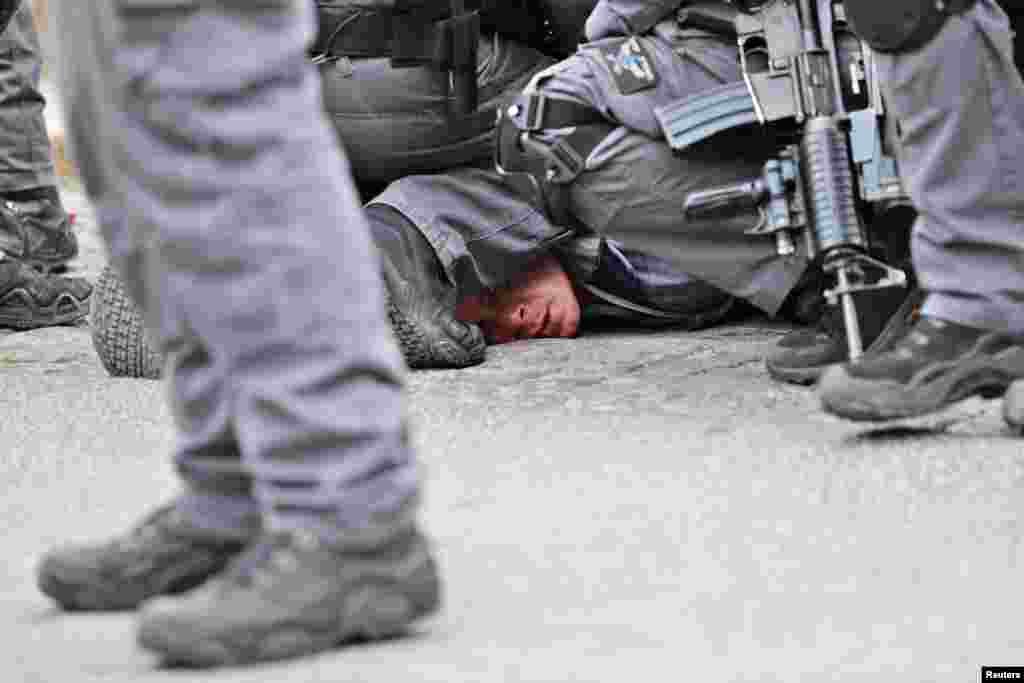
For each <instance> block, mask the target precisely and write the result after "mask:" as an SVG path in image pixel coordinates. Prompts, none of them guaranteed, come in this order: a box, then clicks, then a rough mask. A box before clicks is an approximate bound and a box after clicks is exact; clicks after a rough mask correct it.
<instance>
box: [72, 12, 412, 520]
mask: <svg viewBox="0 0 1024 683" xmlns="http://www.w3.org/2000/svg"><path fill="white" fill-rule="evenodd" d="M55 9H58V14H57V17H56V18H57V20H58V22H59V23H58V26H59V29H60V30H61V47H62V49H63V57H64V59H63V61H62V67H63V69H62V72H63V76H64V79H65V83H64V86H65V87H64V92H65V96H66V106H67V113H68V123H69V130H70V133H71V136H72V142H73V145H74V149H75V151H76V153H77V160H78V162H79V164H80V165H81V168H82V172H83V176H84V180H85V182H86V186H87V189H88V191H89V194H90V196H91V197H92V198H93V199H94V202H95V205H96V208H97V212H98V215H99V217H100V222H101V226H102V229H103V231H104V234H105V237H106V239H107V241H108V244H109V247H110V252H111V257H112V259H113V261H114V263H115V264H116V265H117V267H118V268H119V269H120V270H121V273H122V275H123V276H124V279H125V281H126V284H127V285H128V286H129V288H130V290H131V292H132V294H133V296H134V297H135V298H136V299H137V301H139V302H140V303H141V305H142V309H143V310H144V312H145V313H146V314H147V316H148V319H149V322H150V323H151V327H152V330H153V332H154V336H155V337H156V338H157V340H158V343H159V345H160V347H161V349H162V350H164V351H165V352H166V353H167V355H168V372H167V375H168V376H169V379H170V391H171V397H172V404H173V408H174V414H175V417H176V421H177V426H178V428H179V438H178V444H177V452H176V458H175V459H176V464H177V469H178V472H179V473H180V475H181V477H182V479H183V480H184V483H185V484H186V494H185V495H184V497H183V499H182V500H181V503H180V504H181V507H182V509H183V510H184V511H186V513H191V515H192V517H193V521H194V522H195V523H197V524H199V525H201V526H206V527H212V528H213V529H217V530H220V531H222V532H225V533H239V534H241V533H245V531H246V530H247V529H249V530H251V528H252V526H253V525H254V524H258V523H262V524H263V525H265V526H267V527H269V528H294V527H298V526H303V527H306V528H310V527H312V528H313V530H315V531H319V532H320V533H322V534H324V535H325V536H330V535H331V534H333V533H342V531H343V530H344V529H345V528H346V527H358V526H363V525H365V524H367V523H368V522H369V521H370V519H371V516H372V514H373V513H375V512H381V513H388V512H391V511H393V510H395V509H397V508H399V507H401V506H404V505H406V504H407V503H408V502H409V501H411V500H413V499H414V498H415V494H416V492H417V489H418V471H417V469H416V466H415V463H414V461H413V458H412V453H411V450H410V446H409V443H408V437H407V433H406V423H405V415H404V412H403V403H402V400H403V396H402V386H403V373H404V369H403V364H402V359H401V355H400V354H399V352H398V349H397V346H396V344H395V342H394V340H393V338H392V335H391V331H390V329H389V326H388V325H387V323H386V320H385V314H384V290H383V285H382V283H381V281H380V274H379V265H378V262H377V256H376V254H375V252H374V250H373V247H372V244H371V242H370V239H369V235H368V229H367V226H366V224H365V219H364V217H363V214H362V211H361V210H360V208H359V204H358V200H357V198H356V196H355V193H354V190H353V187H352V183H351V180H350V176H349V172H348V167H347V163H346V161H345V158H344V156H343V155H342V154H340V153H339V151H338V147H337V145H336V143H335V140H334V134H333V132H332V131H331V130H330V128H329V126H328V124H327V122H326V121H325V120H324V117H323V114H322V107H321V102H320V98H319V83H318V79H317V77H316V74H315V71H314V70H313V69H312V68H310V66H309V64H308V62H307V60H306V57H305V54H304V49H305V45H306V42H307V40H308V38H309V37H310V36H311V33H312V30H313V22H312V16H311V13H310V8H309V6H308V5H307V3H305V2H292V1H291V0H261V1H259V2H248V1H247V2H242V1H240V0H203V1H202V2H197V3H195V4H194V5H191V4H190V3H187V2H182V1H181V0H163V2H160V1H159V0H148V2H140V1H139V0H132V1H131V2H129V0H90V2H61V3H58V4H57V6H56V8H55ZM339 530H342V531H339Z"/></svg>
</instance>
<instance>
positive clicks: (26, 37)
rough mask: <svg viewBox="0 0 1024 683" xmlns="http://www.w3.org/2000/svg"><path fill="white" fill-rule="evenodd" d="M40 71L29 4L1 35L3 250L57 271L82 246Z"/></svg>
mask: <svg viewBox="0 0 1024 683" xmlns="http://www.w3.org/2000/svg"><path fill="white" fill-rule="evenodd" d="M41 72H42V59H41V55H40V47H39V37H38V35H37V34H36V28H35V24H34V22H33V17H32V11H31V3H29V2H27V1H24V2H22V3H21V5H20V6H19V8H18V10H17V11H16V12H15V14H14V16H13V17H12V18H11V22H10V24H9V25H8V27H7V29H6V30H5V31H3V33H0V199H2V200H3V201H0V249H2V250H3V251H4V252H5V253H6V254H7V255H8V256H12V257H16V258H19V259H21V260H23V261H28V262H30V263H32V264H33V265H40V266H49V267H58V266H61V265H63V264H65V263H67V262H68V261H70V260H71V259H73V258H74V257H75V256H76V255H77V254H78V241H77V239H76V238H75V235H74V233H73V232H72V230H71V225H70V221H69V220H68V216H67V213H66V212H65V211H64V207H63V206H62V205H61V202H60V196H59V194H58V193H57V187H56V184H57V180H56V175H55V173H54V165H53V159H52V155H51V152H50V140H49V137H48V135H47V131H46V122H45V120H44V117H43V107H44V106H45V104H46V102H45V100H44V99H43V95H42V93H40V91H39V79H40V75H41Z"/></svg>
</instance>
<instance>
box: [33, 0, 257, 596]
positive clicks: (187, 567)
mask: <svg viewBox="0 0 1024 683" xmlns="http://www.w3.org/2000/svg"><path fill="white" fill-rule="evenodd" d="M54 10H55V11H54V15H53V19H54V22H55V25H54V29H55V31H56V32H57V34H58V35H60V36H61V39H60V40H59V41H56V42H57V44H58V46H59V48H60V57H61V65H60V66H61V68H60V76H61V77H62V81H63V83H62V85H63V93H64V107H65V111H66V114H67V124H68V133H69V142H70V144H71V147H72V148H73V151H74V154H75V157H76V162H77V165H78V168H79V170H80V172H81V176H82V179H83V181H84V183H85V186H86V191H87V193H88V194H89V196H90V199H91V201H92V203H93V205H94V207H95V209H96V213H97V217H98V219H99V225H100V228H101V230H102V232H103V236H104V239H105V242H106V244H107V247H108V251H109V254H110V257H111V261H112V263H114V264H115V265H116V267H117V270H118V272H119V273H120V274H121V276H122V277H123V279H124V282H125V286H126V288H127V289H128V290H129V292H130V293H131V295H132V298H133V299H134V300H135V301H136V302H138V303H139V304H140V305H141V306H142V308H143V309H144V310H145V311H146V313H147V314H148V318H149V322H150V326H151V329H152V331H153V333H154V335H153V336H154V337H155V338H157V339H159V340H160V342H161V345H166V344H168V343H170V342H174V343H175V345H176V346H177V347H178V349H179V351H181V353H180V354H179V355H177V356H176V357H175V360H176V361H177V362H178V363H179V364H180V365H181V367H182V368H183V369H184V370H185V372H186V373H191V374H190V375H189V374H186V375H185V377H186V378H187V379H189V380H190V381H188V382H186V383H185V386H188V387H189V389H188V391H187V392H185V393H186V395H191V397H192V398H190V399H189V400H180V399H179V400H178V401H177V402H176V407H178V408H179V411H178V414H179V418H180V419H179V429H180V431H179V435H180V437H179V444H180V446H179V449H180V450H181V451H182V452H183V453H189V454H191V455H189V456H188V457H186V458H184V460H186V461H190V462H191V461H194V462H195V463H197V464H203V463H205V464H206V467H205V470H206V471H203V470H204V468H202V467H188V468H183V474H184V475H185V481H186V491H185V493H184V494H183V495H182V496H180V497H179V499H177V500H176V501H174V503H173V504H170V505H167V506H164V507H163V508H161V509H160V510H158V511H157V512H156V513H154V514H152V515H150V516H149V517H147V518H146V519H145V520H144V521H143V522H142V523H141V524H139V525H138V526H137V527H136V528H135V529H133V530H132V531H131V532H129V533H128V534H126V535H124V536H121V537H117V538H115V539H114V540H112V541H110V542H108V543H104V544H100V545H94V544H86V545H72V546H67V547H63V548H58V549H56V550H54V551H51V552H50V553H48V554H47V555H46V557H44V558H43V561H42V563H41V564H40V567H39V571H38V580H39V585H40V588H41V589H42V591H43V592H44V593H46V594H47V595H49V596H50V597H52V598H53V599H54V600H56V601H57V602H58V603H59V604H61V605H62V606H64V607H67V608H74V609H122V608H130V607H135V606H136V605H138V604H139V603H141V602H142V601H144V600H146V599H148V598H150V597H152V596H153V595H157V594H160V593H164V592H171V591H176V590H183V589H186V588H189V587H191V586H193V585H196V584H197V583H200V582H202V581H203V580H205V579H206V578H207V577H208V576H210V575H212V574H213V573H215V572H217V571H219V570H220V569H222V568H223V567H224V565H225V563H226V562H227V561H228V560H229V559H230V558H231V557H232V556H233V555H235V554H236V553H238V552H239V551H240V550H241V549H242V546H243V543H244V541H247V540H249V539H251V538H253V537H254V536H255V533H256V532H257V531H258V528H259V525H260V519H259V509H258V506H257V505H256V502H255V500H254V499H253V498H252V495H251V492H250V489H251V482H250V478H249V476H248V475H247V474H246V473H245V472H244V470H243V469H242V468H241V462H240V459H239V453H238V449H237V445H236V442H235V439H234V435H233V433H231V429H230V428H229V427H227V426H226V425H227V423H228V418H227V416H226V415H224V414H223V411H221V412H220V414H218V413H217V412H214V411H205V410H202V409H201V407H200V406H201V405H202V404H200V403H199V402H198V401H204V402H205V403H206V404H207V405H208V404H210V403H212V402H213V399H214V398H219V400H221V401H223V398H221V397H222V396H223V394H224V393H225V392H224V389H223V385H224V381H223V380H224V378H223V373H222V372H221V373H219V375H218V373H214V372H212V371H211V370H210V369H204V368H201V367H200V366H201V365H202V364H201V363H197V362H195V360H194V357H195V356H196V355H197V354H200V353H201V352H202V349H201V347H200V346H199V345H198V343H197V341H196V340H195V338H194V335H192V336H191V337H189V338H190V339H191V341H190V342H189V344H188V345H189V346H190V347H191V348H190V349H189V350H186V341H185V340H186V338H187V337H186V336H185V334H184V333H185V331H186V326H185V325H184V323H183V319H182V317H181V315H180V311H179V309H176V308H175V307H174V306H173V305H172V304H171V303H170V302H169V300H168V297H167V295H166V291H162V290H161V287H160V286H159V283H160V278H161V271H160V269H159V267H157V263H156V258H157V254H156V253H155V248H154V245H155V242H156V239H155V238H154V231H153V229H152V226H150V224H149V222H148V221H147V222H145V223H142V222H139V221H138V220H137V219H136V217H135V216H133V215H131V214H130V212H129V206H128V203H127V201H126V199H125V193H126V191H127V189H128V187H126V184H125V182H124V181H125V180H126V176H125V173H124V172H123V170H122V169H123V166H124V161H123V157H124V152H125V149H124V146H123V145H122V144H121V143H122V141H121V139H120V138H119V135H120V133H121V131H122V129H123V122H124V120H125V113H124V109H123V101H124V98H125V97H126V93H125V91H124V83H125V80H126V77H125V75H123V74H122V73H121V72H119V71H118V70H117V68H116V66H115V60H116V58H118V57H120V56H123V55H125V54H126V51H125V50H123V49H122V48H119V45H118V34H119V23H118V19H117V14H116V11H115V8H114V5H113V4H112V2H109V1H106V2H95V3H59V4H57V5H56V6H54ZM184 11H186V10H181V11H179V15H180V14H181V13H182V12H184ZM179 18H180V17H179ZM163 28H166V25H161V26H157V27H155V29H156V30H160V29H163ZM72 29H74V30H72ZM142 56H144V52H143V53H142V54H133V55H132V57H134V58H135V59H139V58H141V57H142ZM135 59H132V60H129V63H135ZM147 64H148V62H147ZM140 203H141V202H140ZM147 226H148V227H147ZM177 374H178V373H175V372H172V375H177ZM179 386H181V384H180V383H179ZM218 389H219V393H218V391H217V390H218ZM217 420H219V422H220V424H216V421H217ZM214 452H217V453H218V455H219V456H220V457H219V458H217V459H216V460H215V459H214V458H213V457H208V458H200V457H193V455H199V454H200V453H202V454H205V455H208V456H212V455H213V454H214ZM179 459H181V458H179ZM217 479H219V480H221V481H223V482H224V485H222V486H217V485H214V484H213V482H215V481H216V480H217ZM234 480H239V481H240V482H241V484H242V486H241V487H238V488H240V489H241V491H238V490H237V488H235V487H232V486H229V485H228V484H229V483H233V482H234ZM193 481H194V482H196V483H195V484H193V483H192V482H193ZM200 482H201V485H200ZM232 494H233V495H232ZM154 560H156V561H154Z"/></svg>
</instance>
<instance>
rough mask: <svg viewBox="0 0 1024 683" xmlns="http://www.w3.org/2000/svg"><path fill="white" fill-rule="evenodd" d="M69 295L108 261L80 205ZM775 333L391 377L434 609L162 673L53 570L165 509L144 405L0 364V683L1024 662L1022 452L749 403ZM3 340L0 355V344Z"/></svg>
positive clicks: (567, 350) (805, 674) (45, 359)
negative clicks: (421, 501)
mask: <svg viewBox="0 0 1024 683" xmlns="http://www.w3.org/2000/svg"><path fill="white" fill-rule="evenodd" d="M66 197H67V199H68V203H69V204H71V205H72V207H73V208H75V209H76V210H77V211H78V212H79V226H80V229H81V231H82V238H83V242H84V253H83V258H82V262H81V265H80V270H81V272H84V273H86V274H89V275H94V274H96V273H98V271H99V269H100V268H101V265H102V262H103V258H104V257H103V251H102V249H101V247H100V245H99V243H98V240H97V237H96V234H95V222H94V220H93V219H92V217H91V214H90V212H89V210H88V207H87V206H86V205H85V203H84V201H83V199H82V197H81V195H80V194H79V193H78V192H75V191H73V189H72V190H71V191H69V192H68V193H67V194H66ZM783 331H784V330H783V329H781V328H779V327H777V326H772V325H770V324H767V323H759V322H757V321H749V322H745V323H740V324H736V325H732V326H729V327H725V328H720V329H716V330H710V331H703V332H698V333H689V334H687V333H676V332H662V333H656V334H644V333H622V332H619V333H605V334H600V335H594V336H588V337H583V338H580V339H577V340H572V341H565V340H541V341H532V342H524V343H516V344H511V345H507V346H503V347H497V348H492V349H491V351H490V357H489V360H488V361H487V363H485V364H484V365H482V366H480V367H478V368H475V369H470V370H464V371H454V372H421V373H415V374H413V375H412V376H411V377H410V412H411V415H412V418H413V422H414V424H415V434H416V442H417V444H418V445H419V452H420V454H421V457H422V461H423V465H424V467H425V471H426V475H427V478H428V481H429V487H428V498H427V503H426V511H425V512H426V514H425V519H426V524H427V527H428V530H429V531H430V533H431V534H432V535H433V537H434V538H435V539H436V541H437V545H438V548H439V551H440V555H441V559H442V563H443V566H444V569H445V573H446V576H447V586H448V596H447V608H446V610H445V612H444V613H443V615H441V616H440V617H439V618H437V619H436V620H434V621H433V622H430V623H426V624H424V625H423V626H422V628H420V629H418V630H416V631H415V632H414V633H413V634H411V635H410V637H408V638H403V639H400V640H394V641H391V642H387V643H382V644H374V645H364V646H357V647H351V648H348V649H343V650H338V651H336V652H331V653H328V654H324V655H321V656H317V657H314V658H311V659H307V660H302V661H297V662H291V663H281V664H273V665H269V666H259V667H252V668H246V669H240V670H233V671H225V672H217V673H210V672H196V671H187V670H184V671H183V670H165V669H161V668H160V667H158V666H157V663H156V662H155V661H154V660H153V659H151V658H150V657H149V656H147V655H146V654H145V653H143V652H141V651H140V650H138V649H137V648H136V646H135V644H134V632H133V626H134V621H133V618H132V615H131V614H114V615H101V616H90V615H65V614H61V613H60V612H58V611H57V610H55V609H54V608H53V607H51V605H50V604H49V603H48V602H47V600H46V599H45V598H44V597H43V596H42V595H40V594H39V593H38V592H37V591H36V589H35V586H34V583H33V568H34V564H35V562H36V559H37V558H38V556H39V555H40V553H42V552H43V551H44V550H45V549H46V548H48V547H49V546H51V545H52V544H54V543H57V542H60V541H64V540H69V539H76V540H82V539H88V538H97V537H102V536H104V535H106V534H109V533H111V532H114V531H118V530H121V529H124V528H126V527H127V526H129V525H130V524H132V523H133V522H134V521H135V520H136V518H137V517H138V516H139V515H141V514H142V513H143V512H145V511H146V510H148V509H149V508H151V507H152V506H153V505H154V504H155V503H157V502H159V501H161V500H164V499H165V498H167V497H169V496H170V495H172V494H173V493H174V491H175V484H174V480H173V477H172V474H171V470H170V467H169V465H168V460H167V455H168V451H169V448H170V445H171V439H172V430H171V427H170V423H169V420H168V414H167V410H166V408H165V406H164V402H163V398H164V395H163V390H162V387H161V385H160V384H159V383H157V382H151V381H145V380H125V379H111V378H109V377H107V376H106V374H105V372H104V371H103V369H102V368H101V366H100V364H99V362H98V360H97V359H96V357H95V355H94V353H93V350H92V348H91V344H90V338H89V331H88V329H87V328H86V327H78V328H61V329H47V330H38V331H34V332H27V333H17V334H4V336H2V338H0V378H2V379H0V382H2V387H3V389H2V391H0V448H2V455H0V525H2V527H3V532H4V533H3V545H2V546H0V548H2V550H0V556H2V558H3V561H2V565H0V566H2V570H0V604H2V606H3V609H2V610H0V634H2V640H0V653H2V655H0V658H2V659H0V661H2V660H6V666H4V667H3V669H2V673H0V680H3V681H11V682H15V681H33V682H35V681H39V682H44V683H50V682H62V681H74V682H76V683H82V682H86V681H165V680H166V681H181V682H185V681H189V682H191V681H195V682H197V683H198V682H205V681H221V680H223V681H268V682H269V681H275V682H277V681H321V680H323V681H337V682H339V683H340V682H343V681H388V682H393V681H394V682H397V681H436V682H439V683H457V682H466V683H471V682H472V683H476V682H488V683H490V682H497V681H502V682H504V681H509V682H513V681H538V682H556V681H602V682H609V683H619V682H624V681H630V680H636V681H644V682H645V683H646V682H648V681H659V682H660V681H701V682H702V683H714V682H717V681H844V682H846V681H872V682H879V683H881V682H886V683H888V682H890V681H897V680H899V681H973V680H977V676H978V672H979V668H980V667H981V666H982V665H991V664H1004V665H1005V664H1024V623H1022V620H1021V619H1020V617H1019V615H1020V614H1021V610H1020V607H1019V604H1020V597H1021V595H1022V593H1024V588H1022V581H1021V579H1022V577H1024V570H1022V569H1021V568H1019V567H1018V564H1019V562H1020V557H1019V556H1020V545H1021V520H1022V518H1024V515H1022V512H1024V494H1022V491H1021V488H1022V487H1021V483H1022V477H1024V448H1022V447H1024V440H1021V439H1016V438H1013V437H1011V435H1010V434H1009V432H1008V431H1007V430H1006V429H1005V428H1004V426H1003V424H1002V421H1001V418H1000V416H999V413H998V407H999V404H998V402H991V403H984V402H981V401H970V402H967V403H965V404H963V405H962V406H960V407H958V408H956V409H954V410H952V411H949V412H948V413H946V414H944V415H942V416H939V417H936V418H931V419H929V420H924V421H918V422H917V423H914V424H910V425H903V426H899V427H888V428H885V429H878V428H875V429H867V428H863V427H858V426H853V425H849V424H845V423H842V422H839V421H837V420H834V419H831V418H828V417H826V416H824V415H823V414H821V413H820V412H819V410H818V407H817V404H816V401H815V398H814V395H813V393H812V392H809V391H807V390H804V389H800V388H792V387H786V386H781V385H779V384H775V383H773V382H772V381H771V380H769V379H768V377H767V376H766V374H765V372H764V369H763V365H762V359H763V357H764V355H765V354H766V353H767V352H768V351H769V350H770V349H771V348H772V346H773V344H774V343H775V341H776V340H777V338H778V337H779V335H780V334H782V333H783ZM0 334H3V333H0Z"/></svg>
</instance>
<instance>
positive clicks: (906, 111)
mask: <svg viewBox="0 0 1024 683" xmlns="http://www.w3.org/2000/svg"><path fill="white" fill-rule="evenodd" d="M879 65H880V67H881V70H882V72H881V77H882V81H883V83H884V84H885V85H886V86H887V89H888V95H889V105H890V109H891V110H892V111H893V112H894V113H895V114H896V116H897V117H898V118H899V120H900V124H901V128H902V146H903V152H902V157H901V165H902V170H903V173H904V178H905V179H906V184H907V186H908V190H909V193H910V196H911V199H912V200H913V202H914V204H915V206H916V207H917V209H918V211H919V217H918V220H917V224H916V225H915V227H914V232H913V241H912V253H913V259H914V267H915V269H916V270H917V274H918V277H919V278H920V281H921V283H922V285H923V287H924V288H925V289H926V290H927V291H928V292H929V294H928V299H927V301H926V302H925V306H924V312H925V313H926V314H928V315H933V316H936V317H939V318H944V319H947V320H952V321H954V322H958V323H961V324H964V325H971V326H974V327H981V328H986V329H993V330H1003V331H1007V332H1013V333H1018V334H1020V333H1024V84H1022V83H1021V78H1020V75H1019V74H1018V72H1017V69H1016V68H1015V66H1014V62H1013V54H1012V37H1011V34H1010V31H1009V25H1008V23H1007V20H1006V16H1005V15H1004V14H1003V12H1002V11H1001V10H1000V9H999V8H998V6H997V5H996V3H995V2H994V1H993V0H980V1H979V2H978V4H977V5H976V6H975V8H974V9H973V10H970V11H969V12H967V13H966V14H964V15H962V16H955V17H952V18H951V19H950V20H949V21H948V23H947V24H946V26H945V27H944V28H943V29H942V32H941V33H939V35H938V36H937V37H936V38H935V39H933V40H932V41H931V42H930V43H929V44H928V45H926V46H925V47H924V48H922V49H920V50H918V51H916V52H911V53H905V54H899V55H880V56H879Z"/></svg>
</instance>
